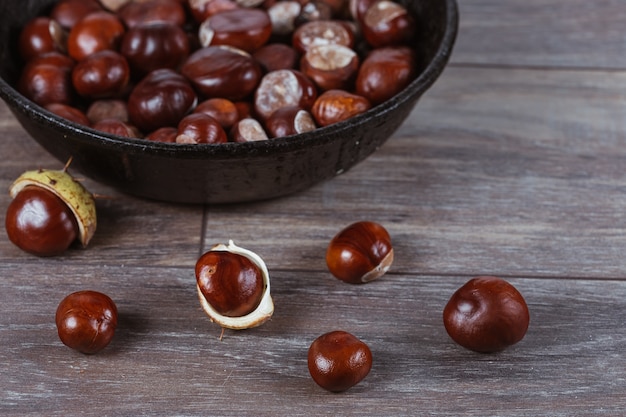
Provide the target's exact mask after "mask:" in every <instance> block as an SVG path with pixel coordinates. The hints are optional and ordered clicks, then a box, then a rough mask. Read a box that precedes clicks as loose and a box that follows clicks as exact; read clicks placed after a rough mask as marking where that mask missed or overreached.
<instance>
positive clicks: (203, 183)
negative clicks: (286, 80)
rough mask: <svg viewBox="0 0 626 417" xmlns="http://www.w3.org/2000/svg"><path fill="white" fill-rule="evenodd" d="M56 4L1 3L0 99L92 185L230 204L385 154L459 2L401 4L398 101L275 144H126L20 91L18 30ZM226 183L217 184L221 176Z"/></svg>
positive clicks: (439, 62)
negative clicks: (403, 77)
mask: <svg viewBox="0 0 626 417" xmlns="http://www.w3.org/2000/svg"><path fill="white" fill-rule="evenodd" d="M54 3H55V0H23V1H19V2H15V1H2V2H0V78H1V79H0V97H1V98H2V99H3V100H5V101H6V102H7V104H8V105H9V107H10V109H11V111H12V112H13V113H14V114H15V116H16V118H17V120H18V121H19V123H21V124H22V126H23V127H24V129H25V130H26V131H27V132H28V133H29V134H30V135H31V136H32V137H33V138H34V139H35V140H36V141H37V142H39V143H40V144H41V145H42V146H43V147H44V148H45V149H46V150H47V151H48V152H50V153H51V154H52V155H53V156H54V157H56V158H58V159H59V160H60V161H62V162H65V161H67V160H68V159H69V157H70V156H72V157H73V162H72V169H73V170H75V171H77V172H80V173H81V174H82V175H84V176H87V177H90V178H92V179H94V180H96V181H100V182H102V183H105V184H108V185H110V186H113V187H116V188H117V189H118V190H120V191H122V192H127V193H130V194H133V195H136V196H140V197H145V198H152V199H158V200H166V201H171V202H186V203H229V202H244V201H252V200H260V199H268V198H275V197H278V196H284V195H287V194H291V193H294V192H297V191H302V190H304V189H306V188H308V187H310V186H312V185H314V184H316V183H319V182H320V181H324V180H328V179H331V178H333V177H335V176H336V175H338V174H340V173H342V172H346V171H348V170H349V169H350V168H351V167H353V166H354V165H355V164H358V163H359V162H360V161H362V160H364V159H365V158H367V157H368V156H369V155H370V154H372V153H373V152H375V151H376V150H377V149H379V148H380V147H381V146H382V144H383V143H384V142H385V141H386V140H387V139H388V138H389V137H390V136H391V135H392V134H393V133H394V132H395V131H396V129H397V128H398V127H399V126H400V125H401V123H402V122H403V121H404V120H405V119H406V117H408V115H409V114H410V112H411V111H412V110H413V107H414V106H415V104H416V103H417V102H418V100H419V98H420V97H421V96H422V95H423V94H424V93H425V92H426V91H427V90H428V89H429V88H430V86H431V85H432V84H433V83H434V82H435V81H436V80H437V78H438V77H439V76H440V74H441V73H442V71H443V70H444V68H445V66H446V64H447V62H448V59H449V58H450V55H451V53H452V47H453V45H454V42H455V39H456V34H457V29H458V10H457V4H456V1H455V0H424V1H419V2H417V1H408V0H403V1H402V3H403V4H406V5H407V6H408V7H409V10H411V12H412V13H414V14H415V15H416V20H417V21H416V27H417V29H418V31H419V34H418V39H420V40H419V42H417V43H416V44H415V46H414V48H415V49H416V50H417V51H418V56H419V57H420V59H421V62H420V65H419V75H418V76H417V78H416V79H415V80H414V81H413V82H412V83H411V84H410V85H409V86H408V87H407V88H406V89H405V90H404V91H402V92H401V93H399V94H398V95H396V96H395V97H394V98H393V99H391V100H389V101H387V102H385V103H383V104H381V105H379V106H376V107H374V108H372V109H370V110H369V111H367V112H365V113H363V114H361V115H359V116H356V117H354V118H352V119H350V120H347V121H344V122H341V123H337V124H334V125H331V126H328V127H325V128H320V129H316V130H314V131H312V132H307V133H302V134H298V135H294V136H290V137H284V138H277V139H274V140H271V141H262V142H251V143H227V144H221V145H219V146H215V145H210V144H207V145H200V146H197V145H181V144H173V143H161V142H151V141H146V140H144V139H128V138H121V137H117V136H112V135H108V134H104V133H101V132H97V131H95V130H93V129H90V128H87V127H84V126H79V125H77V124H75V123H72V122H68V121H66V120H64V119H62V118H60V117H58V116H57V115H54V114H53V113H51V112H48V111H46V110H45V109H43V108H42V107H40V106H37V105H34V104H33V103H32V102H31V101H30V100H27V99H25V98H24V97H23V96H22V95H21V94H19V93H18V92H17V91H16V90H15V88H14V86H15V83H16V81H17V79H18V76H19V73H20V70H21V68H22V65H23V64H22V62H21V60H20V58H19V55H18V51H17V47H16V45H17V37H18V35H19V29H20V28H21V27H23V25H24V24H25V23H26V21H28V20H29V19H31V18H32V17H34V16H36V15H43V14H45V13H46V12H48V11H49V10H50V9H51V7H52V5H53V4H54ZM216 172H219V173H220V178H221V179H220V181H215V180H214V178H215V173H216Z"/></svg>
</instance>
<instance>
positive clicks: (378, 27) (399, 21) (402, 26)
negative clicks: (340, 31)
mask: <svg viewBox="0 0 626 417" xmlns="http://www.w3.org/2000/svg"><path fill="white" fill-rule="evenodd" d="M360 22H361V30H362V32H363V37H364V38H365V40H366V41H367V43H368V44H370V46H372V47H374V48H381V47H383V46H394V45H406V44H408V43H409V42H411V41H413V40H414V37H415V21H414V19H413V17H412V16H411V14H410V13H409V12H408V10H407V9H406V7H404V6H402V5H401V4H399V3H396V2H395V1H391V0H378V1H376V2H375V3H374V4H372V6H371V7H369V8H368V9H367V11H366V12H365V14H364V15H363V18H362V19H361V21H360Z"/></svg>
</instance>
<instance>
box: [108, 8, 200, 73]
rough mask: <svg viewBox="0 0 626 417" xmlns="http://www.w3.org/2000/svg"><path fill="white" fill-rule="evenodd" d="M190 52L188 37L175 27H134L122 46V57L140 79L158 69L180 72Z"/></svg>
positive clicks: (152, 25)
mask: <svg viewBox="0 0 626 417" xmlns="http://www.w3.org/2000/svg"><path fill="white" fill-rule="evenodd" d="M131 4H135V3H131ZM189 50H190V45H189V38H188V37H187V34H186V33H185V31H184V30H183V29H182V28H181V27H180V26H176V25H174V24H171V23H153V24H150V25H139V26H134V27H131V28H130V29H128V31H127V32H126V33H125V34H124V37H123V38H122V41H121V44H120V53H121V54H122V55H123V56H124V57H126V59H127V60H128V64H129V65H130V68H131V69H132V71H133V74H135V75H137V76H138V77H143V76H145V75H146V74H148V73H149V72H151V71H154V70H157V69H162V68H169V69H175V70H176V69H178V67H179V66H180V65H182V63H183V62H184V60H185V59H187V56H188V55H189Z"/></svg>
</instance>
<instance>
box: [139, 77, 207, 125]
mask: <svg viewBox="0 0 626 417" xmlns="http://www.w3.org/2000/svg"><path fill="white" fill-rule="evenodd" d="M197 101H198V98H197V96H196V93H195V91H194V89H193V87H192V86H191V84H190V83H189V81H187V79H185V77H183V76H182V75H181V74H179V73H177V72H176V71H174V70H171V69H159V70H155V71H152V72H151V73H150V74H148V75H147V76H146V77H145V78H144V79H143V80H141V82H139V83H138V84H137V85H136V86H135V88H133V90H132V92H131V93H130V96H129V97H128V116H129V118H130V121H131V123H132V124H133V125H134V126H137V128H138V129H139V130H141V131H142V132H144V133H147V132H152V131H154V130H156V129H158V128H160V127H165V126H172V127H174V126H177V125H178V123H180V121H181V120H182V118H183V117H185V115H186V114H188V113H189V112H190V111H191V110H192V109H193V108H194V106H195V105H196V104H197Z"/></svg>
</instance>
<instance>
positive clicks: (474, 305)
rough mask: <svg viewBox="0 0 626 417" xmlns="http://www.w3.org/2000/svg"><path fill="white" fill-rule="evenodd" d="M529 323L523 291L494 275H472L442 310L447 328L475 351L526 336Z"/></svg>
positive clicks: (501, 346)
mask: <svg viewBox="0 0 626 417" xmlns="http://www.w3.org/2000/svg"><path fill="white" fill-rule="evenodd" d="M529 322H530V314H529V311H528V306H527V305H526V301H525V300H524V297H523V296H522V294H521V293H520V292H519V291H518V290H517V289H516V288H515V287H514V286H513V285H511V284H510V283H508V282H507V281H505V280H503V279H501V278H498V277H493V276H479V277H476V278H472V279H471V280H469V281H468V282H467V283H465V284H464V285H463V286H462V287H460V288H459V289H458V290H457V291H456V292H455V293H454V294H453V295H452V297H451V298H450V300H449V301H448V303H447V304H446V306H445V308H444V310H443V323H444V326H445V328H446V331H447V332H448V334H449V335H450V337H451V338H452V340H454V341H455V342H456V343H458V344H459V345H461V346H463V347H465V348H466V349H470V350H473V351H476V352H481V353H493V352H498V351H501V350H504V349H505V348H507V347H508V346H511V345H514V344H515V343H517V342H519V341H520V340H522V339H523V338H524V335H525V334H526V331H527V330H528V325H529Z"/></svg>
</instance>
